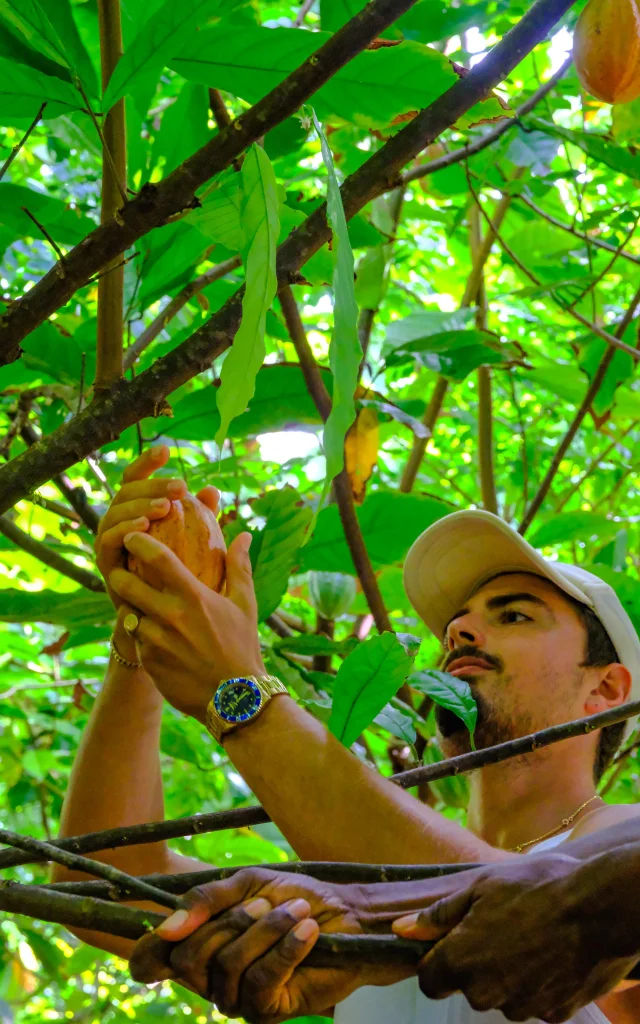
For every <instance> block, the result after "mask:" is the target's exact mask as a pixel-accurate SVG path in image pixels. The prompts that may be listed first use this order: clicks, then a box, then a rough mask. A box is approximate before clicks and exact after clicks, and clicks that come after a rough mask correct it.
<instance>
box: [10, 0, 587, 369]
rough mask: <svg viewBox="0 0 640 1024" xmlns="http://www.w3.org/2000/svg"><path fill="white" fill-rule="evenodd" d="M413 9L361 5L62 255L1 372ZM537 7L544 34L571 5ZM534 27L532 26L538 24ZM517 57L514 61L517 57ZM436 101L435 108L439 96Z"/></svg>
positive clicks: (408, 1)
mask: <svg viewBox="0 0 640 1024" xmlns="http://www.w3.org/2000/svg"><path fill="white" fill-rule="evenodd" d="M415 2H416V0H375V2H374V3H370V4H368V5H367V7H366V8H365V9H364V10H363V11H361V12H359V13H358V14H357V15H356V16H355V17H354V18H352V19H351V21H349V22H347V24H346V25H344V26H343V27H342V28H341V29H339V31H338V32H336V33H334V34H333V35H332V36H331V38H330V39H328V40H327V42H326V43H324V45H323V46H321V47H320V48H319V49H318V50H317V51H316V52H315V53H313V54H311V56H310V57H308V58H307V60H306V61H304V63H303V64H302V65H301V66H300V67H299V68H296V70H295V71H293V72H292V73H291V74H290V75H288V76H287V77H286V78H285V79H284V81H282V82H281V83H280V84H279V85H277V86H276V88H275V89H272V90H271V92H270V93H268V94H267V95H266V96H265V97H263V99H261V100H260V101H259V102H258V103H256V104H254V106H253V107H251V108H250V109H249V110H247V111H245V112H244V113H243V114H241V115H240V117H238V118H236V119H235V120H234V121H233V122H232V123H231V124H230V125H229V127H228V128H225V129H224V130H223V131H221V132H220V133H219V134H218V135H216V136H215V137H214V138H213V139H211V140H210V141H209V142H207V143H206V145H204V146H203V147H202V148H201V149H199V150H198V151H197V153H194V154H193V156H191V157H189V158H188V159H187V160H185V161H184V163H182V164H181V165H180V166H179V167H177V168H176V169H175V170H174V171H172V173H171V174H170V175H169V176H168V177H167V178H165V179H164V180H163V181H161V182H159V183H157V184H152V183H151V182H147V183H146V184H145V185H144V186H143V187H142V189H141V190H140V192H139V193H138V195H137V196H135V197H134V198H133V199H131V200H130V201H129V202H128V203H126V204H125V205H124V206H123V208H122V209H121V210H120V211H119V212H118V216H117V218H115V217H114V218H112V219H111V220H110V221H109V222H108V223H106V224H101V225H100V227H98V228H96V229H95V230H94V231H92V232H91V234H90V235H88V236H87V238H85V239H84V240H83V241H82V242H81V243H80V244H79V245H77V246H75V247H74V248H73V249H72V250H70V252H69V253H67V271H68V272H67V274H66V277H65V279H64V280H61V279H60V278H59V276H58V274H57V271H56V268H55V267H54V268H53V269H52V270H51V271H49V273H48V274H46V275H45V276H44V277H43V278H42V280H41V281H39V282H38V283H37V284H36V285H35V286H34V287H33V288H32V289H31V291H29V292H28V293H27V294H25V295H23V296H22V298H21V299H19V300H17V301H16V302H15V303H14V304H13V305H12V306H11V309H10V310H7V312H6V313H5V314H4V316H3V317H2V318H1V319H0V365H1V364H3V363H5V362H12V361H13V360H14V359H17V358H18V357H19V355H20V341H21V340H22V339H23V338H25V337H26V336H27V334H29V333H30V332H31V331H33V330H34V329H35V328H36V327H37V326H38V325H39V324H41V323H42V322H43V321H44V320H46V318H47V317H49V316H50V315H51V314H52V313H53V312H55V310H56V309H59V308H60V307H61V306H63V305H64V304H65V303H66V302H67V301H68V300H69V299H70V298H71V296H72V295H73V293H74V292H75V291H77V289H78V288H81V287H82V286H83V285H84V284H86V282H87V281H88V280H89V278H91V277H93V275H94V274H96V273H97V272H98V271H99V270H102V269H103V268H104V267H105V266H107V265H108V264H110V263H111V262H112V261H113V260H114V259H116V258H117V257H118V256H119V255H120V254H121V253H123V252H126V250H127V249H129V248H130V246H132V245H133V244H134V243H135V242H136V241H137V240H138V239H139V238H141V237H142V236H143V235H145V234H147V232H148V231H150V230H151V229H152V228H154V227H157V226H158V225H160V224H163V223H165V222H166V220H167V219H168V218H169V217H171V216H172V215H173V214H176V213H180V212H181V211H183V210H187V209H189V208H190V207H192V206H193V205H194V201H195V193H196V191H197V190H198V189H199V188H200V186H201V185H204V183H205V182H207V181H209V180H210V179H211V178H213V177H215V175H216V174H219V173H220V171H223V170H224V169H225V168H226V167H228V166H229V164H231V163H232V161H233V160H234V159H235V158H237V157H239V156H240V155H241V153H242V152H243V151H244V150H245V149H246V148H247V146H250V145H251V143H252V142H255V141H256V139H259V138H261V137H262V136H263V135H265V134H266V133H267V132H268V131H270V130H271V129H272V128H275V127H276V125H278V124H280V123H281V122H282V121H284V120H286V118H288V117H291V116H292V115H293V114H295V113H296V111H297V110H299V108H300V107H301V105H302V104H303V103H305V102H306V101H307V100H308V99H309V98H310V97H311V96H312V95H313V94H314V93H315V92H317V90H318V89H320V88H321V86H323V85H324V84H325V82H327V81H328V80H329V79H330V78H332V76H333V75H335V73H336V72H337V71H339V70H340V68H342V67H344V66H345V65H346V64H348V63H349V61H350V60H352V59H353V58H354V57H355V56H356V55H357V54H358V53H360V52H361V51H362V50H364V49H365V48H366V47H367V46H368V44H369V43H370V42H372V40H373V39H376V38H377V37H378V36H379V35H380V34H381V33H382V32H383V31H384V30H385V29H386V28H388V27H389V25H391V24H393V22H394V21H396V19H397V18H399V17H400V15H401V14H404V12H405V11H407V10H409V8H410V7H412V6H413V4H414V3H415ZM538 2H539V3H541V2H542V3H543V4H544V6H543V8H542V10H541V12H540V13H542V15H543V18H542V21H543V22H544V27H545V29H547V28H548V27H549V26H550V25H551V24H553V23H555V21H556V20H557V19H558V18H560V17H561V16H562V14H564V12H565V10H567V9H568V8H569V7H570V6H571V3H570V0H538ZM536 13H537V12H536ZM545 16H546V17H545ZM530 20H531V19H530ZM533 21H534V25H535V26H536V27H537V23H538V18H537V17H536V18H534V19H533ZM538 39H539V33H536V34H535V38H534V40H533V41H534V42H537V41H538ZM517 56H518V59H521V54H520V53H518V55H517ZM512 63H513V62H512ZM509 70H511V68H509ZM492 85H493V83H492V84H491V85H490V86H489V87H490V88H491V87H492ZM438 102H442V97H441V98H440V100H439V101H438ZM474 102H475V96H474ZM89 109H90V108H89ZM454 120H455V118H454ZM449 123H451V122H449Z"/></svg>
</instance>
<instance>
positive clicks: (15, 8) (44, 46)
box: [0, 0, 73, 67]
mask: <svg viewBox="0 0 640 1024" xmlns="http://www.w3.org/2000/svg"><path fill="white" fill-rule="evenodd" d="M0 18H1V19H2V20H3V21H4V22H5V23H6V24H7V25H10V26H11V28H12V29H14V30H16V31H17V32H19V33H20V35H21V36H22V37H23V39H24V40H25V42H27V43H28V44H29V45H30V46H32V47H33V48H34V49H35V50H40V52H41V53H43V54H45V56H47V57H49V58H50V59H51V60H54V61H56V62H57V63H58V64H62V65H63V66H64V67H72V66H73V64H72V62H71V61H70V59H69V57H68V55H67V52H66V48H65V46H64V44H63V42H62V40H61V39H60V37H59V35H58V33H57V32H56V30H55V29H54V27H53V25H52V24H51V22H50V20H49V18H48V16H47V14H46V13H45V11H44V10H43V9H42V7H41V6H40V4H39V3H38V2H37V0H0Z"/></svg>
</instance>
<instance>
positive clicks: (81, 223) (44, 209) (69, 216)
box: [0, 79, 96, 245]
mask: <svg viewBox="0 0 640 1024" xmlns="http://www.w3.org/2000/svg"><path fill="white" fill-rule="evenodd" d="M51 81H55V79H51ZM23 207H26V208H27V209H28V210H29V212H30V213H32V214H33V215H34V217H36V219H37V220H39V221H40V223H41V224H44V226H45V227H46V229H47V231H48V232H49V234H50V235H51V237H52V238H53V239H54V240H55V241H56V242H62V243H63V244H69V245H76V244H77V243H78V242H81V241H82V239H83V238H84V237H85V236H86V235H88V234H89V232H90V231H93V229H94V228H95V226H96V225H95V222H94V221H92V220H89V218H88V217H85V216H84V215H83V214H82V213H80V211H79V210H71V209H69V207H68V206H67V204H66V203H63V202H62V200H61V199H55V198H54V197H53V196H49V195H46V194H45V193H43V192H36V191H35V190H34V189H32V188H26V186H25V185H13V184H11V183H10V182H7V181H3V182H0V226H2V227H6V228H7V229H8V230H10V231H13V232H15V235H14V237H15V238H23V237H25V236H26V237H28V238H42V236H41V234H40V231H39V230H38V228H37V227H36V225H35V224H34V223H33V221H32V220H31V218H30V217H28V216H27V214H26V213H25V212H24V210H23Z"/></svg>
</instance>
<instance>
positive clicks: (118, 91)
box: [102, 0, 223, 114]
mask: <svg viewBox="0 0 640 1024" xmlns="http://www.w3.org/2000/svg"><path fill="white" fill-rule="evenodd" d="M222 6H223V5H222V0H191V3H190V4H189V5H188V7H187V8H184V7H182V6H181V5H180V4H177V3H175V0H166V2H165V3H164V4H163V5H162V7H161V8H160V9H159V10H158V11H155V12H152V13H151V15H150V17H149V18H148V19H147V21H146V22H145V24H144V25H143V26H142V28H141V29H140V31H139V32H138V34H137V35H136V36H135V38H134V39H133V40H132V41H131V43H130V44H129V46H127V49H126V51H125V53H124V54H123V55H122V57H121V58H120V60H119V61H118V63H117V64H116V66H115V69H114V72H113V74H112V75H111V78H110V79H109V84H108V86H107V88H106V89H105V91H104V96H103V99H102V110H103V113H105V114H106V113H107V112H108V111H109V110H110V109H111V107H112V106H113V104H114V103H117V102H118V100H119V99H121V98H122V96H126V95H129V94H130V93H131V91H132V89H133V88H134V87H137V86H139V84H140V82H141V81H142V80H148V79H153V80H154V82H155V80H156V79H157V77H158V76H159V74H160V72H161V71H162V69H163V67H164V66H165V64H167V63H168V62H169V60H170V58H171V57H172V55H173V54H175V53H179V52H180V50H181V49H182V47H183V46H184V44H185V43H186V42H187V40H188V39H189V38H190V37H192V36H193V35H195V34H196V30H197V28H198V25H199V24H204V23H205V22H206V21H207V19H208V18H210V17H211V16H212V15H214V14H216V13H217V12H218V11H219V10H220V9H221V8H222Z"/></svg>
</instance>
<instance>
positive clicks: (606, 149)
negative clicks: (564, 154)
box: [531, 117, 640, 180]
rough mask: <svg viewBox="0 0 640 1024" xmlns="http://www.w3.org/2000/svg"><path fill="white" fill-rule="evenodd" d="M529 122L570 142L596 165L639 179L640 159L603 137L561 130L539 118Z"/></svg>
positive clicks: (592, 133)
mask: <svg viewBox="0 0 640 1024" xmlns="http://www.w3.org/2000/svg"><path fill="white" fill-rule="evenodd" d="M531 122H532V123H533V124H534V125H535V126H536V127H537V128H539V129H540V131H543V132H546V133H547V134H548V135H554V136H556V137H557V138H560V139H566V140H567V142H572V143H573V145H574V146H577V147H578V148H579V149H581V150H582V151H583V152H584V153H586V154H587V156H589V157H591V159H592V160H595V161H596V163H599V164H604V166H605V167H610V168H611V170H613V171H618V172H619V173H620V174H625V175H626V176H627V177H628V178H632V179H634V180H637V179H638V178H640V157H638V156H635V155H634V154H633V153H631V152H630V151H629V150H628V149H625V148H624V147H623V146H617V145H616V144H615V143H614V142H609V140H608V139H607V138H606V137H605V136H604V135H597V134H596V133H595V132H584V131H576V130H574V129H572V128H563V127H561V126H560V125H558V124H553V123H551V122H550V121H544V120H542V119H541V118H539V117H533V118H531Z"/></svg>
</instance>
